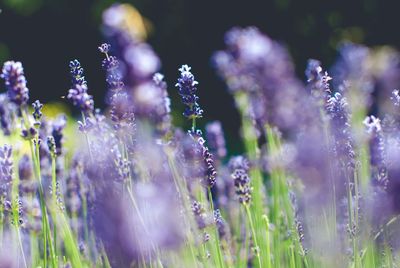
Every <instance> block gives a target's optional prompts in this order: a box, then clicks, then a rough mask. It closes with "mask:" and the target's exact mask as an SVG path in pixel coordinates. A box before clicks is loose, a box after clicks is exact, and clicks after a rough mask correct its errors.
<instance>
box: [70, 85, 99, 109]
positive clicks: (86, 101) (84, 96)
mask: <svg viewBox="0 0 400 268" xmlns="http://www.w3.org/2000/svg"><path fill="white" fill-rule="evenodd" d="M87 90H88V88H87V86H86V84H82V85H80V84H76V85H75V87H74V88H71V89H70V90H69V91H68V95H67V98H68V99H69V100H71V101H72V104H73V105H75V106H76V107H78V108H79V109H81V110H82V111H83V112H85V113H89V112H93V110H94V101H93V97H92V96H91V95H89V94H88V93H87Z"/></svg>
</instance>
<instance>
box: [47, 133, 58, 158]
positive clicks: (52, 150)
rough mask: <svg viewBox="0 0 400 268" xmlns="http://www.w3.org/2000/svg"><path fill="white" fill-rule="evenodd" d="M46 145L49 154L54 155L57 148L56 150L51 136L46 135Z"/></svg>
mask: <svg viewBox="0 0 400 268" xmlns="http://www.w3.org/2000/svg"><path fill="white" fill-rule="evenodd" d="M47 147H48V148H49V151H50V154H51V155H55V154H56V152H57V150H56V142H55V140H54V137H53V136H48V137H47Z"/></svg>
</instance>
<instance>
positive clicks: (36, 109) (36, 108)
mask: <svg viewBox="0 0 400 268" xmlns="http://www.w3.org/2000/svg"><path fill="white" fill-rule="evenodd" d="M32 106H33V113H32V115H33V119H35V125H40V119H41V118H42V115H43V114H42V108H43V104H41V103H40V101H39V100H36V101H35V102H34V103H32Z"/></svg>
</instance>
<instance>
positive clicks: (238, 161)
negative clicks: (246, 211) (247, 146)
mask: <svg viewBox="0 0 400 268" xmlns="http://www.w3.org/2000/svg"><path fill="white" fill-rule="evenodd" d="M229 169H230V170H231V174H232V175H231V176H232V179H233V181H234V184H235V188H236V195H237V197H238V199H239V202H240V203H241V204H244V205H248V204H249V203H250V201H251V192H252V190H253V189H252V187H251V185H250V177H249V175H248V171H249V163H248V161H247V159H246V158H244V157H243V156H235V157H233V158H231V160H230V161H229Z"/></svg>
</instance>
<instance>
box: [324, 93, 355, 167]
mask: <svg viewBox="0 0 400 268" xmlns="http://www.w3.org/2000/svg"><path fill="white" fill-rule="evenodd" d="M326 109H327V113H328V115H329V116H330V127H331V129H332V132H333V133H332V134H333V136H334V148H333V149H334V152H335V154H336V156H337V157H340V158H342V159H343V161H342V163H343V164H344V165H347V166H348V167H354V165H355V162H354V161H355V152H354V149H353V147H354V146H353V139H352V135H351V130H350V122H349V121H350V119H349V117H350V115H349V111H348V104H347V100H346V98H345V97H343V96H342V94H340V93H339V92H336V93H335V94H334V95H333V96H332V97H330V98H329V99H328V101H327V103H326Z"/></svg>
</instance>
